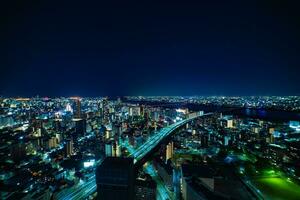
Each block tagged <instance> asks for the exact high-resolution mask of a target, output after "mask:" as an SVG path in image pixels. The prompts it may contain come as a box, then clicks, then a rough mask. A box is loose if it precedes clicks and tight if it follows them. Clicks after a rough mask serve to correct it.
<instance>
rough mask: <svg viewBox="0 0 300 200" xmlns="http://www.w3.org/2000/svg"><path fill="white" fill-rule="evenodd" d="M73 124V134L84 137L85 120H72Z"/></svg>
mask: <svg viewBox="0 0 300 200" xmlns="http://www.w3.org/2000/svg"><path fill="white" fill-rule="evenodd" d="M73 122H74V123H75V134H76V136H84V135H85V132H86V121H85V119H73Z"/></svg>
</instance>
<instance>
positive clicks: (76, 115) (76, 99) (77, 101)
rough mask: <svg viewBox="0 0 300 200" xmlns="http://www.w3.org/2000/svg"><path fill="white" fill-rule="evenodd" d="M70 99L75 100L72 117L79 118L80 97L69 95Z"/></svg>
mask: <svg viewBox="0 0 300 200" xmlns="http://www.w3.org/2000/svg"><path fill="white" fill-rule="evenodd" d="M71 99H72V100H74V101H75V107H76V109H75V110H76V112H75V115H74V118H77V119H80V118H81V99H80V98H79V97H71Z"/></svg>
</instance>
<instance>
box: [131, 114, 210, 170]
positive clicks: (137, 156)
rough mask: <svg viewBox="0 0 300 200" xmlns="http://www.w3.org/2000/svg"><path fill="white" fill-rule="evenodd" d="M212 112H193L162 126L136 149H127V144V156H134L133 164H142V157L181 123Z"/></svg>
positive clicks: (180, 125) (183, 123)
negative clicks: (187, 116)
mask: <svg viewBox="0 0 300 200" xmlns="http://www.w3.org/2000/svg"><path fill="white" fill-rule="evenodd" d="M212 114H213V113H206V114H201V113H200V112H197V113H193V115H192V116H191V117H189V118H187V119H184V120H181V121H179V122H176V123H174V124H172V125H170V126H167V127H165V128H162V129H161V130H159V131H158V132H157V133H156V134H155V135H153V136H152V137H150V138H149V139H148V140H147V141H146V142H145V143H144V144H142V145H141V146H140V147H138V148H137V149H129V148H128V146H126V148H127V149H128V150H129V152H130V155H129V156H130V157H133V158H134V164H135V165H139V164H143V159H144V158H145V157H147V155H148V154H150V153H151V152H152V150H153V149H155V148H156V147H157V146H159V145H160V144H161V142H162V141H164V140H165V139H167V138H168V137H169V136H170V135H172V134H173V133H174V131H176V130H177V129H178V128H180V127H182V126H183V125H185V124H187V123H188V122H191V121H192V120H194V119H196V118H198V117H207V116H210V115H212Z"/></svg>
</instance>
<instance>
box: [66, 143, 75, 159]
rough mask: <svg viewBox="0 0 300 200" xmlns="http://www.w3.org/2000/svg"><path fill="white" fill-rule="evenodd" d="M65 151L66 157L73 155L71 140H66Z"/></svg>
mask: <svg viewBox="0 0 300 200" xmlns="http://www.w3.org/2000/svg"><path fill="white" fill-rule="evenodd" d="M65 151H66V156H71V155H73V153H74V149H73V140H72V139H68V140H67V141H66V145H65Z"/></svg>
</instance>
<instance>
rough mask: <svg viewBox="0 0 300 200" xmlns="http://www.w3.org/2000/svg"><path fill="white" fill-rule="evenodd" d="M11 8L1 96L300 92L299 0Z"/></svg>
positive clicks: (26, 5)
mask: <svg viewBox="0 0 300 200" xmlns="http://www.w3.org/2000/svg"><path fill="white" fill-rule="evenodd" d="M2 15H3V16H2V17H1V22H2V23H1V25H0V26H1V28H2V30H5V31H2V32H1V33H0V36H1V37H0V41H1V44H2V45H1V47H0V50H1V53H2V55H4V59H1V61H0V66H1V75H0V84H1V86H0V96H14V97H16V96H27V97H33V96H36V95H40V96H57V97H59V96H65V97H68V96H82V97H84V96H89V97H96V96H140V95H141V96H198V95H199V96H269V95H270V96H295V95H300V84H299V80H298V79H299V74H300V68H299V66H300V62H299V58H298V55H299V46H300V38H299V37H300V14H299V12H298V11H297V6H295V5H294V4H293V3H291V2H279V1H275V2H274V1H257V2H251V3H246V2H238V1H236V2H235V1H232V2H231V3H227V4H226V3H225V2H222V3H221V2H218V3H194V4H191V3H175V2H174V3H172V4H171V3H169V4H168V3H152V4H146V3H144V4H129V3H127V4H126V3H116V4H109V5H108V4H102V3H99V2H98V3H93V4H91V3H77V2H72V3H68V2H59V3H56V2H40V3H34V2H22V1H16V2H15V3H11V4H10V5H9V6H7V7H5V11H4V12H2Z"/></svg>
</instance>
